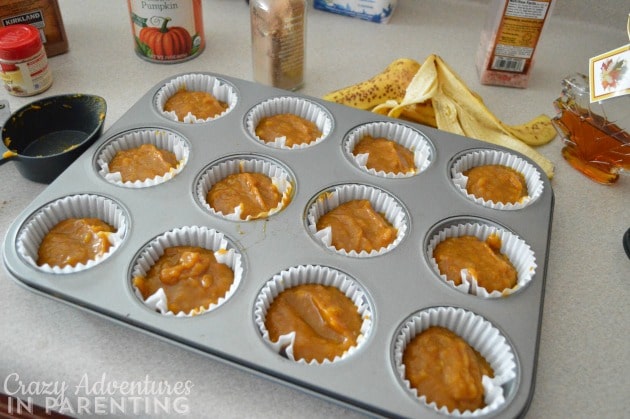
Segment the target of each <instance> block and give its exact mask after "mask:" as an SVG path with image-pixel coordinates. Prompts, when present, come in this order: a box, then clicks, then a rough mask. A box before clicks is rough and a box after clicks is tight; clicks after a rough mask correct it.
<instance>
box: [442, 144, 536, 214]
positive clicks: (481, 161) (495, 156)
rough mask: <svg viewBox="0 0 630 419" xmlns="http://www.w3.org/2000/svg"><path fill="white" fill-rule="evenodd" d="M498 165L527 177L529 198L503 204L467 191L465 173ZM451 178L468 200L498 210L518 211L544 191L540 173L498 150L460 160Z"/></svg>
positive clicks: (472, 154) (527, 164)
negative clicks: (474, 168)
mask: <svg viewBox="0 0 630 419" xmlns="http://www.w3.org/2000/svg"><path fill="white" fill-rule="evenodd" d="M491 164H497V165H501V166H507V167H509V168H512V169H514V170H516V171H517V172H519V173H521V174H522V175H523V176H524V177H525V182H526V184H527V196H526V197H524V198H523V199H522V200H521V202H517V203H506V204H504V203H502V202H493V201H488V200H485V199H483V198H481V197H477V196H475V195H473V194H471V193H468V191H467V190H466V184H467V183H468V176H465V175H464V173H463V172H465V171H467V170H469V169H472V168H473V167H477V166H485V165H491ZM451 178H452V180H453V183H454V184H455V187H456V188H457V189H458V190H459V191H460V192H461V193H463V194H464V195H465V196H466V197H468V199H470V200H472V201H473V202H476V203H477V204H480V205H483V206H485V207H488V208H493V209H498V210H518V209H521V208H525V207H526V206H528V205H530V204H532V203H533V202H535V201H536V199H538V198H539V197H540V196H541V195H542V193H543V189H544V184H543V181H542V179H541V176H540V172H539V171H538V170H537V169H536V168H535V167H534V166H533V165H532V164H530V163H528V162H527V161H525V160H524V159H522V158H520V157H518V156H516V155H514V154H510V153H506V152H504V151H498V150H475V151H472V152H470V153H467V154H465V155H463V156H461V157H460V158H458V159H457V160H456V161H455V163H454V164H453V166H452V167H451Z"/></svg>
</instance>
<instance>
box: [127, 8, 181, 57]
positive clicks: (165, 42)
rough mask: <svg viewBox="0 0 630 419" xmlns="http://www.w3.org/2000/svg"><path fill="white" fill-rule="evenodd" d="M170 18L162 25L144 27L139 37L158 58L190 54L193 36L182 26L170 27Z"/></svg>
mask: <svg viewBox="0 0 630 419" xmlns="http://www.w3.org/2000/svg"><path fill="white" fill-rule="evenodd" d="M170 21H171V19H170V18H168V17H167V18H165V19H164V22H163V23H162V26H161V27H159V28H158V27H149V26H147V27H144V28H142V29H141V30H140V36H138V39H139V41H140V42H142V43H143V44H145V45H146V46H147V50H148V52H149V53H150V54H151V55H150V56H152V57H153V58H155V59H156V60H170V59H178V58H184V57H187V56H188V55H190V52H191V51H192V47H193V41H192V37H191V36H190V34H189V33H188V31H187V30H186V29H184V28H182V27H181V26H173V27H171V28H169V27H168V24H169V22H170Z"/></svg>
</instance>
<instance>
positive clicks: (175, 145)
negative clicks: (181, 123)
mask: <svg viewBox="0 0 630 419" xmlns="http://www.w3.org/2000/svg"><path fill="white" fill-rule="evenodd" d="M143 144H153V145H154V146H155V147H157V148H159V149H162V150H167V151H170V152H172V153H174V154H175V157H177V161H178V164H177V166H176V167H174V168H172V169H171V170H169V171H168V172H167V173H165V174H163V175H159V176H156V177H154V178H152V179H145V180H136V181H133V182H132V181H126V182H123V181H122V177H121V175H120V173H119V172H110V171H109V163H110V162H111V161H112V159H113V158H114V156H115V155H116V153H118V152H119V151H122V150H129V149H132V148H136V147H140V146H141V145H143ZM189 154H190V147H189V146H188V143H187V142H186V141H185V140H184V139H183V138H182V137H180V136H179V135H178V134H175V133H173V132H170V131H165V130H161V129H156V130H149V129H146V130H138V131H131V132H127V133H124V134H123V135H121V136H120V137H117V138H115V139H114V140H112V141H109V142H108V143H106V145H105V146H104V147H103V148H102V150H101V151H100V152H99V153H98V157H97V160H96V164H97V166H98V167H99V172H98V173H99V174H100V175H101V176H103V177H104V178H105V180H107V181H108V182H110V183H113V184H115V185H118V186H123V187H126V188H145V187H149V186H155V185H159V184H160V183H164V182H166V181H168V180H170V179H172V178H173V177H174V176H175V175H177V174H178V173H179V172H181V171H182V169H183V168H184V166H185V165H186V163H187V162H188V157H189Z"/></svg>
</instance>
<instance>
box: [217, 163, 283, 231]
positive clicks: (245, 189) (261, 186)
mask: <svg viewBox="0 0 630 419" xmlns="http://www.w3.org/2000/svg"><path fill="white" fill-rule="evenodd" d="M281 200H282V194H281V193H280V191H278V188H277V187H276V186H275V185H274V184H273V182H272V181H271V178H270V177H269V176H267V175H264V174H262V173H236V174H232V175H229V176H227V177H226V178H224V179H222V180H220V181H219V182H217V183H215V184H214V185H212V187H211V188H210V190H209V191H208V194H207V195H206V201H207V202H208V204H210V206H211V207H212V208H213V209H214V210H215V211H218V212H221V213H223V214H232V213H234V209H235V208H236V207H240V208H241V219H243V220H244V219H245V218H247V217H248V216H251V217H254V218H256V217H261V216H264V215H265V214H266V213H268V212H269V211H270V210H272V209H274V208H276V207H278V205H279V204H280V202H281Z"/></svg>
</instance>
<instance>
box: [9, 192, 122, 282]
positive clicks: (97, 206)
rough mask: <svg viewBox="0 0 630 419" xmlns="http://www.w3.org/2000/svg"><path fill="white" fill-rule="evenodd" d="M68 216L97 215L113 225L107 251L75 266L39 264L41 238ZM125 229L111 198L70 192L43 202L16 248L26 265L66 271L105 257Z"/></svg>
mask: <svg viewBox="0 0 630 419" xmlns="http://www.w3.org/2000/svg"><path fill="white" fill-rule="evenodd" d="M69 218H98V219H100V220H101V221H103V222H105V223H107V224H109V225H110V226H112V227H113V228H114V229H115V231H114V232H112V233H109V234H108V235H107V239H108V241H109V244H110V247H109V249H108V251H107V252H106V253H105V254H103V255H100V256H97V257H96V258H95V259H93V260H88V261H87V262H86V263H78V264H77V265H75V266H69V265H67V266H64V267H60V266H50V265H48V264H44V265H38V264H37V259H38V251H39V247H40V245H41V243H42V240H43V239H44V237H45V236H46V234H48V232H49V231H50V230H51V229H52V228H53V227H54V226H55V225H57V224H58V223H60V222H62V221H64V220H67V219H69ZM127 229H128V220H127V214H126V212H125V211H124V210H123V208H122V207H121V206H120V205H119V204H118V203H116V202H115V201H113V200H112V199H110V198H106V197H104V196H100V195H93V194H79V195H70V196H66V197H63V198H59V199H57V200H55V201H53V202H51V203H49V204H47V205H45V206H44V207H42V208H41V209H39V210H38V211H37V212H35V213H34V214H33V215H32V216H31V218H30V219H29V220H28V221H27V222H26V223H25V224H24V226H23V227H22V229H21V230H20V232H19V234H18V238H17V251H18V254H19V255H20V256H21V257H22V258H23V259H24V260H25V261H26V262H27V263H28V264H29V265H31V266H33V267H35V268H37V269H38V270H41V271H43V272H49V273H55V274H69V273H73V272H79V271H83V270H85V269H89V268H91V267H93V266H96V265H97V264H99V263H101V262H102V261H103V260H105V259H107V258H108V257H109V256H110V255H112V254H113V253H114V252H115V251H116V250H117V249H118V247H119V246H120V244H121V243H122V242H123V240H124V238H125V236H126V234H127Z"/></svg>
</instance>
